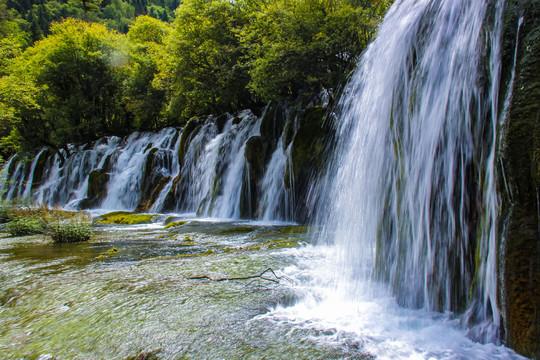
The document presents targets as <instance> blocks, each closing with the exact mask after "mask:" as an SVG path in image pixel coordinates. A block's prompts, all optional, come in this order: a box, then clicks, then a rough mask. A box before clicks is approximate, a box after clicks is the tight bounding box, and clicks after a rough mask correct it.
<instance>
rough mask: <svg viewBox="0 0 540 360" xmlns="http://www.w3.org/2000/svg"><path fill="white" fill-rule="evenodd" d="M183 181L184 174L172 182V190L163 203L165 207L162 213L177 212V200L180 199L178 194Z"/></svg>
mask: <svg viewBox="0 0 540 360" xmlns="http://www.w3.org/2000/svg"><path fill="white" fill-rule="evenodd" d="M181 181H182V174H178V175H177V176H176V177H175V178H174V179H173V181H172V185H171V189H170V190H169V192H168V193H167V196H165V200H164V201H163V207H162V209H161V211H165V212H167V211H171V212H172V211H175V210H177V209H178V204H177V199H178V198H179V195H178V192H179V187H180V183H181Z"/></svg>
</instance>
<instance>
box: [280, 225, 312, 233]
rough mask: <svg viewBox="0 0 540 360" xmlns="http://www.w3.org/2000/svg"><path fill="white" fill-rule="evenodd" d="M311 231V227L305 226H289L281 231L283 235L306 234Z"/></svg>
mask: <svg viewBox="0 0 540 360" xmlns="http://www.w3.org/2000/svg"><path fill="white" fill-rule="evenodd" d="M310 230H311V227H310V226H303V225H287V226H285V227H284V228H283V229H281V230H279V232H280V233H281V234H305V233H307V232H308V231H310Z"/></svg>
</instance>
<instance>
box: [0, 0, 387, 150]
mask: <svg viewBox="0 0 540 360" xmlns="http://www.w3.org/2000/svg"><path fill="white" fill-rule="evenodd" d="M390 2H391V1H384V0H298V1H288V0H271V1H264V0H262V1H260V0H240V1H234V2H233V1H225V0H185V1H183V2H182V3H179V1H178V0H128V1H127V2H124V1H122V0H103V1H101V2H99V0H97V1H96V0H82V1H81V0H50V1H49V0H36V1H31V0H0V51H1V54H2V55H1V57H0V61H1V64H0V156H1V157H2V158H3V159H6V158H7V157H9V156H10V155H12V154H13V153H15V152H17V151H21V150H23V151H26V150H35V149H36V148H40V147H42V146H48V147H50V148H51V149H54V150H58V149H60V148H62V147H64V146H65V145H66V144H67V143H83V142H87V141H91V140H94V139H96V138H98V137H100V136H103V135H123V134H126V133H128V132H131V131H135V130H153V129H157V128H161V127H164V126H182V125H183V124H184V123H185V122H186V121H187V120H188V119H190V118H191V117H193V116H201V115H205V114H210V113H221V112H233V111H236V110H239V109H242V108H247V107H252V108H253V107H259V106H261V105H262V104H264V103H265V102H267V101H268V100H270V99H275V98H279V97H283V96H299V95H311V94H315V93H317V92H319V91H320V89H322V88H327V89H328V88H336V87H338V86H339V85H340V84H342V83H343V81H344V79H345V78H346V77H347V74H349V73H350V72H351V70H353V69H354V66H355V64H356V62H357V59H358V56H359V54H360V53H361V52H362V50H363V49H364V48H365V47H366V45H367V43H368V42H369V41H370V39H371V38H372V36H373V35H374V33H375V32H376V29H377V25H378V23H379V22H380V20H381V19H382V17H383V14H384V12H385V11H386V10H387V8H388V6H389V5H390Z"/></svg>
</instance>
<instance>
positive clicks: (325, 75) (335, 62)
mask: <svg viewBox="0 0 540 360" xmlns="http://www.w3.org/2000/svg"><path fill="white" fill-rule="evenodd" d="M363 3H365V4H359V3H358V2H356V3H354V2H350V1H341V0H299V1H292V2H291V1H286V0H276V1H273V2H271V3H268V4H266V3H264V5H259V4H258V3H256V4H255V5H251V3H250V6H254V7H255V11H253V10H252V11H250V16H251V19H250V23H249V25H248V26H246V27H244V28H243V29H242V31H241V34H240V38H241V41H242V44H243V46H244V47H245V48H246V49H247V53H248V60H247V66H248V68H249V74H250V77H251V79H250V82H249V88H250V89H251V90H252V92H253V93H254V94H255V95H258V96H260V97H261V98H262V99H263V100H265V101H267V100H271V99H273V98H276V97H278V96H283V95H303V94H313V93H317V92H318V91H319V90H320V89H322V88H334V87H336V86H337V85H339V84H340V82H342V81H343V80H344V79H345V75H346V74H347V73H348V72H349V71H350V70H352V69H353V67H354V66H355V65H356V62H357V57H358V55H359V54H360V52H361V51H362V50H363V49H364V48H365V47H366V46H367V44H368V42H369V40H370V39H371V37H372V36H373V34H374V32H375V30H376V26H377V24H378V19H379V17H380V15H381V14H380V13H378V10H376V9H375V8H374V7H373V3H376V1H364V2H363Z"/></svg>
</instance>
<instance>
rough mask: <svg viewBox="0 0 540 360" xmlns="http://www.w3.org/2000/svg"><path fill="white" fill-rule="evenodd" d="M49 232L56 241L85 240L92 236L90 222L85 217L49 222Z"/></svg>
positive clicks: (71, 241)
mask: <svg viewBox="0 0 540 360" xmlns="http://www.w3.org/2000/svg"><path fill="white" fill-rule="evenodd" d="M49 234H50V235H51V237H52V239H53V241H54V242H56V243H73V242H80V241H87V240H89V239H90V238H91V237H92V222H91V221H90V220H89V219H87V218H85V217H80V218H79V219H71V220H65V221H59V222H55V223H51V224H49Z"/></svg>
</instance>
